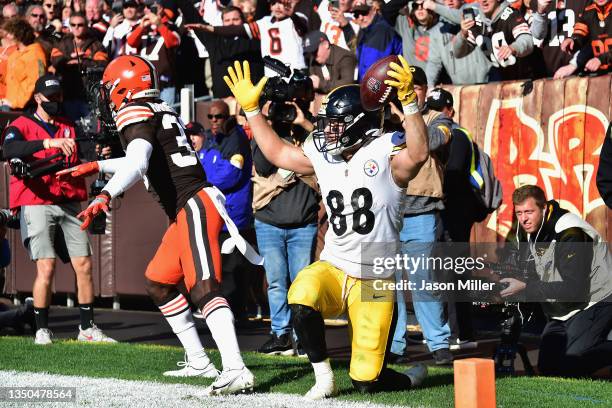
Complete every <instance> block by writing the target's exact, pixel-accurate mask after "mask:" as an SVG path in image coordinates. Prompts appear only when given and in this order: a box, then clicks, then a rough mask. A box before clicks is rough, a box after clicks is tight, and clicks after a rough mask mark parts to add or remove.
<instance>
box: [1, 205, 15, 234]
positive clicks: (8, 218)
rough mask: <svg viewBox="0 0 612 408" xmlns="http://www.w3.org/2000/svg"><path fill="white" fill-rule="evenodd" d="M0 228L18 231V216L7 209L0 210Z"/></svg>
mask: <svg viewBox="0 0 612 408" xmlns="http://www.w3.org/2000/svg"><path fill="white" fill-rule="evenodd" d="M0 227H9V228H13V229H19V216H18V215H15V214H13V213H12V212H11V210H9V209H7V208H0Z"/></svg>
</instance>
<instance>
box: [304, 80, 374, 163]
mask: <svg viewBox="0 0 612 408" xmlns="http://www.w3.org/2000/svg"><path fill="white" fill-rule="evenodd" d="M378 122H379V120H378V119H377V116H376V113H370V112H367V111H366V110H365V109H363V106H361V99H360V95H359V85H343V86H340V87H338V88H335V89H333V90H332V91H331V92H330V93H329V94H328V95H327V97H326V98H325V99H324V100H323V102H322V105H321V109H320V110H319V116H318V117H317V130H316V131H315V132H314V133H313V141H314V143H315V147H316V148H317V150H318V151H320V152H321V153H327V154H330V155H332V156H336V155H339V154H341V153H342V152H344V151H345V150H346V149H348V148H350V147H353V146H356V145H358V144H359V143H361V142H362V141H363V140H365V138H367V137H369V134H371V132H368V131H369V130H371V129H372V128H375V127H377V126H378Z"/></svg>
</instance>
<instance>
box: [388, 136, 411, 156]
mask: <svg viewBox="0 0 612 408" xmlns="http://www.w3.org/2000/svg"><path fill="white" fill-rule="evenodd" d="M383 137H388V138H389V142H388V143H387V144H386V145H387V147H386V150H387V152H386V154H388V155H389V156H390V157H393V156H395V155H396V154H398V153H399V152H400V151H402V150H403V149H405V148H406V134H405V133H403V132H393V133H391V134H387V135H384V136H383Z"/></svg>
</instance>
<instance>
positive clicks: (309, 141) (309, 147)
mask: <svg viewBox="0 0 612 408" xmlns="http://www.w3.org/2000/svg"><path fill="white" fill-rule="evenodd" d="M302 150H303V151H304V156H306V157H308V158H309V159H310V161H311V162H312V163H315V162H316V161H317V159H318V158H319V156H321V154H322V153H320V152H319V151H318V150H317V147H316V146H315V144H314V139H313V137H312V133H311V134H310V135H308V137H307V138H306V140H304V143H302Z"/></svg>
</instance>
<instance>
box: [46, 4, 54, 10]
mask: <svg viewBox="0 0 612 408" xmlns="http://www.w3.org/2000/svg"><path fill="white" fill-rule="evenodd" d="M43 6H45V8H48V9H52V8H54V7H55V4H43Z"/></svg>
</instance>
